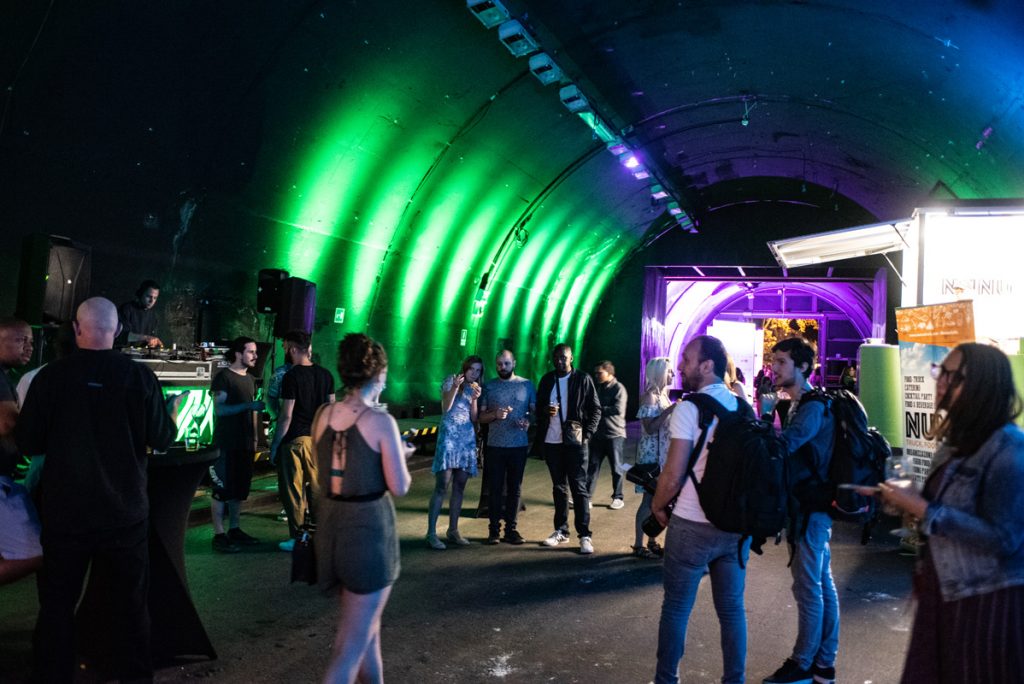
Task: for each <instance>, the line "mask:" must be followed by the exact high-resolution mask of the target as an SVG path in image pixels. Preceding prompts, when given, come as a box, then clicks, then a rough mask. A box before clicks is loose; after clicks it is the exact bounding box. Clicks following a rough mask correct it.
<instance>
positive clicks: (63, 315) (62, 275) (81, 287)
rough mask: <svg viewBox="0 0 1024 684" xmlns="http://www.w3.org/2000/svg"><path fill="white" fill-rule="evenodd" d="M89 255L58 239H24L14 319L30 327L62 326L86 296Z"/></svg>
mask: <svg viewBox="0 0 1024 684" xmlns="http://www.w3.org/2000/svg"><path fill="white" fill-rule="evenodd" d="M91 273H92V252H91V250H90V248H88V247H86V246H85V245H82V244H79V243H77V242H74V241H73V240H71V239H70V238H66V237H62V236H60V235H26V236H25V238H24V240H23V241H22V243H21V271H20V273H19V275H18V303H17V307H16V312H15V315H16V316H17V317H18V318H20V319H22V320H24V321H25V322H26V323H29V324H30V325H41V324H43V323H63V322H64V321H69V320H71V318H72V317H73V316H74V313H75V309H76V308H78V305H79V304H81V303H82V302H83V301H84V300H85V299H86V298H87V297H88V296H89V279H90V275H91Z"/></svg>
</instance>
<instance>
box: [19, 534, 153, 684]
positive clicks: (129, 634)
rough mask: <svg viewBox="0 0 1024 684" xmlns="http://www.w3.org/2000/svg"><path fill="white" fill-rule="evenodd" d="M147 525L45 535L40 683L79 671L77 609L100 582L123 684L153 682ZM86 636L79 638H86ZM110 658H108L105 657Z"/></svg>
mask: <svg viewBox="0 0 1024 684" xmlns="http://www.w3.org/2000/svg"><path fill="white" fill-rule="evenodd" d="M147 527H148V521H143V522H141V523H138V524H136V525H132V526H130V527H125V528H119V529H116V530H110V531H103V532H93V533H89V534H79V535H74V536H70V535H68V536H65V535H60V534H59V533H55V532H54V531H52V530H46V529H45V528H44V530H43V538H42V543H43V567H42V569H41V570H40V571H39V618H38V620H37V622H36V631H35V635H34V637H33V642H34V643H33V647H34V651H35V653H34V658H35V676H36V679H37V680H38V681H41V682H47V684H50V683H51V682H71V681H73V679H74V676H75V672H76V671H77V669H78V668H77V661H76V648H75V644H76V635H75V606H76V604H77V603H78V599H79V596H80V595H81V593H82V587H83V585H84V584H85V577H86V572H88V573H89V583H90V585H91V584H92V583H93V582H97V583H99V586H100V587H102V592H103V594H104V596H103V598H104V599H105V600H104V601H103V603H104V605H105V606H106V615H105V625H104V627H105V628H106V629H105V631H107V632H109V637H110V638H109V639H106V641H108V642H109V643H111V644H116V648H117V651H118V652H117V653H116V654H111V655H113V656H114V657H113V658H105V660H112V661H113V662H116V663H117V671H116V672H108V673H104V674H106V675H108V676H110V677H114V678H119V679H121V680H129V681H131V680H136V681H147V680H151V679H152V677H153V663H152V657H151V653H150V648H151V647H150V622H149V607H148V604H147V598H148V593H149V547H148V544H147V540H148V536H147ZM81 636H82V635H79V639H81ZM104 655H107V654H104Z"/></svg>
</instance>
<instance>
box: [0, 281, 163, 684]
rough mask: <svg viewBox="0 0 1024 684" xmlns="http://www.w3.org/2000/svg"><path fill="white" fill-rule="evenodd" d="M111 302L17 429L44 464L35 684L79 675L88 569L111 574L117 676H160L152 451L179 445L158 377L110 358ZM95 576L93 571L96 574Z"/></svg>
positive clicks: (95, 315)
mask: <svg viewBox="0 0 1024 684" xmlns="http://www.w3.org/2000/svg"><path fill="white" fill-rule="evenodd" d="M119 328H120V325H119V324H118V318H117V309H116V307H115V306H114V304H113V302H111V301H109V300H107V299H103V298H102V297H93V298H91V299H87V300H86V301H84V302H82V304H81V306H79V307H78V311H77V314H76V316H75V321H74V329H75V341H76V343H77V344H78V351H76V352H74V353H73V354H71V355H70V356H68V357H66V358H63V359H59V360H57V361H54V362H53V363H50V364H48V365H47V366H46V367H45V368H43V369H42V370H41V371H39V375H37V376H36V379H35V380H34V381H33V383H32V386H31V387H30V388H29V391H28V394H27V396H26V397H25V405H24V406H23V407H22V411H21V415H20V417H19V420H18V426H17V428H16V435H17V442H18V447H19V448H20V449H21V450H22V452H23V453H28V454H45V455H46V460H45V463H44V465H43V473H42V478H41V491H42V504H41V510H40V513H41V517H42V520H43V536H42V544H43V567H42V570H41V571H40V576H39V622H38V624H37V626H36V634H35V640H34V643H35V646H36V653H35V668H36V671H35V676H36V679H38V680H39V681H46V682H51V681H60V682H64V681H67V682H70V681H72V679H73V677H74V675H75V670H76V668H75V648H74V642H75V632H74V614H75V604H76V603H77V601H78V597H79V595H80V594H81V591H82V586H83V583H84V581H85V576H86V570H87V569H89V572H90V575H91V576H95V577H99V576H100V574H101V573H102V574H103V575H104V576H105V580H104V583H103V586H109V587H113V588H114V589H115V590H116V593H115V594H112V595H110V596H106V597H104V603H105V605H106V607H107V610H108V615H107V624H108V625H110V629H111V631H112V632H113V636H114V643H117V644H119V646H120V647H121V651H120V652H119V653H118V654H114V660H115V661H116V662H115V669H116V671H114V672H109V673H106V674H108V675H109V676H111V677H112V678H115V679H117V678H120V679H143V680H145V679H148V678H152V675H153V667H152V663H151V662H150V631H149V610H148V607H147V593H148V582H149V553H148V550H147V527H148V516H149V499H148V496H147V494H146V463H147V452H146V448H147V447H151V448H153V449H158V450H163V449H166V448H167V447H168V445H169V444H170V442H171V440H172V439H173V437H174V416H173V415H172V414H171V413H170V412H169V411H168V409H167V408H166V407H165V405H164V401H163V395H162V393H161V391H160V385H159V383H158V382H157V379H156V376H155V375H153V371H151V370H150V369H149V368H147V367H146V366H145V365H143V364H140V363H135V362H134V361H132V360H131V359H130V358H128V357H127V356H124V355H123V354H121V353H120V352H116V351H113V350H112V347H113V345H114V337H115V336H116V335H117V333H118V330H119ZM90 566H91V569H90Z"/></svg>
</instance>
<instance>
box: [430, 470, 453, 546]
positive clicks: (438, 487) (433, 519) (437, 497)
mask: <svg viewBox="0 0 1024 684" xmlns="http://www.w3.org/2000/svg"><path fill="white" fill-rule="evenodd" d="M451 479H452V471H451V470H450V469H449V470H442V471H441V472H439V473H437V474H436V475H434V493H433V494H432V495H431V496H430V505H429V507H428V508H427V535H428V536H437V519H438V518H439V517H440V515H441V506H442V505H443V504H444V495H445V493H447V491H448V485H449V483H450V482H451Z"/></svg>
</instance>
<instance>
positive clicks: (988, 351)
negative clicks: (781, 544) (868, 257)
mask: <svg viewBox="0 0 1024 684" xmlns="http://www.w3.org/2000/svg"><path fill="white" fill-rule="evenodd" d="M934 373H935V375H936V394H935V399H936V409H937V411H938V417H937V419H936V422H935V423H934V425H933V427H932V430H931V432H930V434H929V435H928V436H929V438H932V439H937V440H938V441H939V449H938V452H937V453H936V459H935V461H934V464H933V469H932V472H931V473H930V474H929V476H928V479H927V481H926V482H925V486H924V491H923V492H922V493H921V494H918V493H917V492H915V491H914V490H913V489H912V488H907V489H903V488H900V487H898V486H895V483H883V484H881V485H880V489H881V492H880V497H881V499H882V500H883V501H884V502H885V503H886V504H889V505H890V506H894V507H895V508H897V509H899V510H901V511H903V512H905V513H907V514H909V515H911V516H913V517H915V518H917V519H918V520H919V521H920V530H921V532H922V533H923V534H924V536H925V543H924V545H923V547H922V550H921V554H920V556H919V559H918V562H917V568H916V570H915V573H914V593H915V595H916V598H917V601H918V605H917V614H916V616H915V618H914V630H913V633H912V635H911V640H910V647H909V649H908V652H907V659H906V663H905V666H904V671H903V679H902V682H903V683H904V684H908V683H913V682H928V683H929V684H933V683H940V684H942V683H946V682H948V683H950V684H952V683H956V684H971V683H972V682H977V683H979V684H980V683H982V682H985V683H988V682H1024V431H1021V429H1020V428H1019V427H1017V426H1016V425H1014V424H1013V420H1014V419H1015V418H1016V417H1017V416H1018V415H1019V414H1020V412H1021V402H1020V398H1019V396H1018V395H1017V391H1016V389H1015V388H1014V384H1013V377H1012V375H1011V371H1010V363H1009V360H1008V359H1007V358H1006V355H1004V354H1003V353H1002V352H1001V351H999V349H997V348H995V347H991V346H987V345H982V344H976V343H969V344H961V345H959V346H957V347H956V348H955V349H953V350H952V351H951V352H950V353H949V355H948V356H946V358H945V360H944V361H943V362H942V364H941V365H939V366H938V367H937V368H935V369H934ZM935 464H937V465H935Z"/></svg>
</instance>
